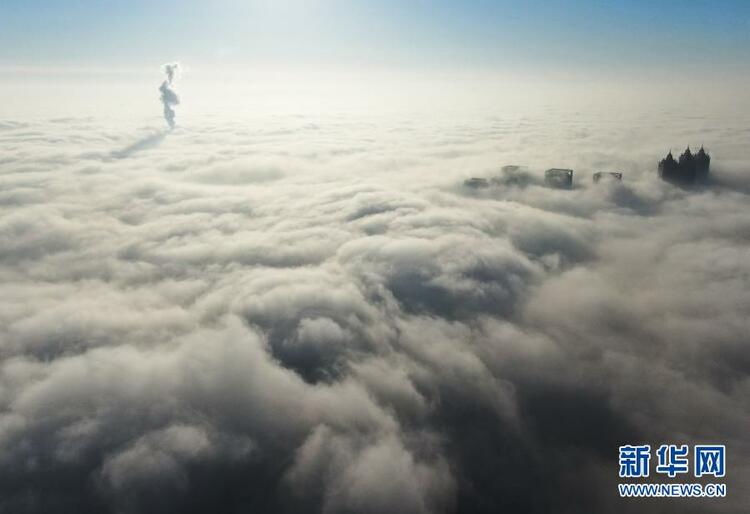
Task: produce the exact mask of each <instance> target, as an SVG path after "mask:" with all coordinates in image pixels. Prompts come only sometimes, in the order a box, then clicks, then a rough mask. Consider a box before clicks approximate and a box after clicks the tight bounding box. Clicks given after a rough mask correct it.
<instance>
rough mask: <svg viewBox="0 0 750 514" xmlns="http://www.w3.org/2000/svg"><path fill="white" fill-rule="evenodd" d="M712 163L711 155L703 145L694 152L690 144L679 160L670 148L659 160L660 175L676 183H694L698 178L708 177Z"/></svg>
mask: <svg viewBox="0 0 750 514" xmlns="http://www.w3.org/2000/svg"><path fill="white" fill-rule="evenodd" d="M710 163H711V157H709V155H708V153H706V150H705V149H704V148H703V146H701V149H700V150H699V151H698V153H696V154H693V152H691V151H690V147H689V146H688V147H687V148H686V149H685V151H684V152H683V153H682V155H680V157H679V159H678V160H675V158H674V156H673V155H672V151H671V150H670V152H669V153H668V154H667V156H666V157H665V158H664V159H662V160H661V161H660V162H659V176H660V177H661V178H662V179H663V180H666V181H667V182H672V183H675V184H681V185H689V184H693V183H695V182H696V181H697V180H705V179H706V177H707V176H708V168H709V165H710Z"/></svg>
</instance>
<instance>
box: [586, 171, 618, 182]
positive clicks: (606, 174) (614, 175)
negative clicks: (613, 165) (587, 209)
mask: <svg viewBox="0 0 750 514" xmlns="http://www.w3.org/2000/svg"><path fill="white" fill-rule="evenodd" d="M593 178H594V184H596V183H598V182H599V181H601V180H602V179H604V180H622V173H620V172H619V171H597V172H596V173H594V177H593Z"/></svg>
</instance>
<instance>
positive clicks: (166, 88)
mask: <svg viewBox="0 0 750 514" xmlns="http://www.w3.org/2000/svg"><path fill="white" fill-rule="evenodd" d="M178 68H179V64H177V63H176V62H174V63H168V64H165V65H164V72H165V73H166V74H167V80H165V81H164V82H162V83H161V86H159V92H160V93H161V103H162V104H163V105H164V119H165V120H167V123H168V124H169V128H171V129H173V128H174V125H175V122H174V117H175V112H174V108H173V107H174V106H175V105H179V104H180V97H179V96H177V93H176V92H175V90H174V89H172V83H173V81H174V78H175V74H176V72H177V69H178Z"/></svg>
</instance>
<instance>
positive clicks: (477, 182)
mask: <svg viewBox="0 0 750 514" xmlns="http://www.w3.org/2000/svg"><path fill="white" fill-rule="evenodd" d="M464 186H466V187H470V188H472V189H484V188H486V187H490V183H489V182H488V181H487V179H486V178H480V177H472V178H469V179H466V180H464Z"/></svg>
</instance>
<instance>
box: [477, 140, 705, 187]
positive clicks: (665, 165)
mask: <svg viewBox="0 0 750 514" xmlns="http://www.w3.org/2000/svg"><path fill="white" fill-rule="evenodd" d="M710 164H711V157H710V156H709V155H708V153H706V151H705V149H704V148H703V147H702V146H701V149H700V150H698V153H696V154H693V153H692V152H691V151H690V147H688V148H687V149H686V150H685V152H684V153H683V154H682V155H680V157H679V159H678V160H675V159H674V157H673V156H672V152H671V151H670V152H669V154H667V157H666V158H664V159H662V160H661V161H660V162H659V166H658V171H659V177H661V178H662V179H663V180H665V181H667V182H671V183H675V184H679V185H690V184H694V183H695V182H698V181H701V180H705V179H706V177H707V176H708V168H709V165H710ZM591 178H592V180H593V182H594V183H595V184H597V183H599V182H602V181H621V180H622V173H620V172H619V171H597V172H596V173H594V174H593V175H592V177H591ZM534 182H535V181H534V177H532V176H531V175H530V174H529V172H528V171H527V169H526V168H525V167H524V166H503V168H502V170H501V174H500V175H498V176H495V177H492V178H490V179H486V178H482V177H473V178H470V179H467V180H465V181H464V186H466V187H469V188H472V189H484V188H488V187H490V186H492V185H495V186H501V185H505V186H520V187H524V186H526V185H529V184H532V183H534ZM544 184H545V185H546V186H547V187H551V188H554V189H573V170H571V169H566V168H550V169H548V170H547V171H545V172H544Z"/></svg>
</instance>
